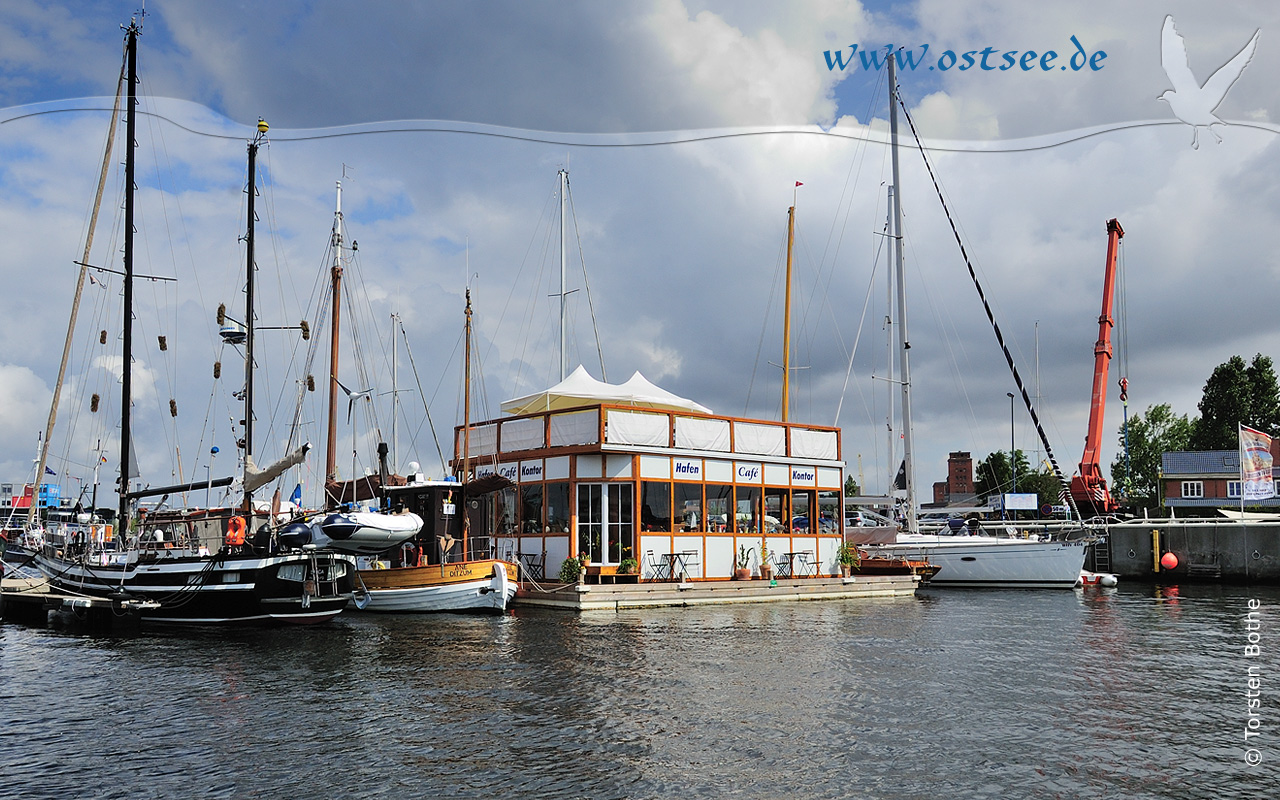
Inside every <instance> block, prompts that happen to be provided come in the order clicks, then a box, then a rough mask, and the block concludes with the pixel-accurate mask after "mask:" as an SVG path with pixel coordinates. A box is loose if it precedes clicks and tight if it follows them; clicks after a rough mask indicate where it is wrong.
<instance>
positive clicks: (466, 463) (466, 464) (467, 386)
mask: <svg viewBox="0 0 1280 800" xmlns="http://www.w3.org/2000/svg"><path fill="white" fill-rule="evenodd" d="M464 313H465V314H466V320H467V321H466V337H465V340H466V344H465V346H464V352H465V355H464V364H465V366H463V368H462V480H463V482H464V483H465V482H466V481H468V480H470V478H471V288H470V287H467V309H466V311H465V312H464Z"/></svg>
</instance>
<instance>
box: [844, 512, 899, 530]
mask: <svg viewBox="0 0 1280 800" xmlns="http://www.w3.org/2000/svg"><path fill="white" fill-rule="evenodd" d="M844 525H845V527H846V528H880V527H885V526H888V527H890V528H892V527H895V526H896V525H897V523H896V522H894V521H893V520H891V519H889V518H888V517H886V516H882V515H880V514H877V513H876V512H874V511H867V510H865V509H858V510H857V511H851V512H849V513H848V514H847V515H846V516H845V518H844Z"/></svg>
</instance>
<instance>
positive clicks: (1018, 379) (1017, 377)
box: [894, 95, 1080, 519]
mask: <svg viewBox="0 0 1280 800" xmlns="http://www.w3.org/2000/svg"><path fill="white" fill-rule="evenodd" d="M894 99H895V100H896V101H897V103H898V105H899V106H900V107H901V108H902V112H903V114H904V116H905V117H906V120H907V124H908V125H909V126H910V127H911V135H912V136H913V137H914V138H915V142H916V147H917V149H918V150H919V151H920V157H921V158H922V159H923V160H924V165H925V168H926V169H927V170H928V171H929V178H930V180H932V182H933V187H934V190H935V191H936V192H937V194H938V201H939V202H940V203H941V204H942V210H943V212H944V213H945V214H946V216H947V222H948V223H950V225H951V233H952V235H954V237H955V240H956V244H957V246H959V248H960V256H961V257H962V258H963V259H964V263H965V266H966V267H967V268H968V270H969V278H970V279H971V280H972V281H973V286H974V288H975V289H976V290H977V292H978V298H979V299H980V300H981V301H982V307H983V309H985V310H986V312H987V321H988V322H990V323H991V329H992V331H993V332H994V333H995V337H996V341H997V342H999V344H1000V350H1001V351H1002V352H1003V353H1004V358H1005V361H1006V362H1007V363H1008V365H1009V371H1010V372H1012V373H1013V380H1014V383H1015V384H1017V387H1018V391H1019V393H1021V395H1022V402H1023V404H1024V405H1026V407H1027V411H1028V413H1030V414H1031V420H1032V422H1034V423H1035V427H1036V432H1037V433H1038V434H1039V435H1040V440H1041V442H1042V443H1043V444H1044V449H1045V453H1046V455H1047V456H1048V458H1049V464H1050V465H1051V466H1052V467H1053V473H1054V475H1055V476H1057V478H1058V482H1059V484H1060V485H1061V491H1062V494H1063V496H1064V497H1065V499H1066V500H1067V503H1068V504H1069V505H1070V506H1071V511H1072V514H1073V515H1074V516H1075V518H1076V519H1079V518H1080V509H1079V508H1077V507H1076V502H1075V498H1074V497H1072V495H1071V488H1070V487H1071V485H1070V483H1069V482H1068V481H1067V479H1066V477H1065V476H1064V475H1063V473H1062V470H1061V468H1059V466H1058V459H1057V458H1056V457H1055V456H1054V454H1053V447H1052V445H1050V444H1049V437H1048V436H1047V435H1046V434H1045V431H1044V427H1043V426H1042V425H1041V424H1040V417H1039V415H1038V414H1037V413H1036V407H1035V404H1034V403H1032V402H1031V396H1030V395H1029V394H1028V393H1027V387H1026V384H1024V383H1023V381H1022V375H1021V374H1020V373H1019V372H1018V368H1017V365H1015V364H1014V362H1013V355H1012V354H1011V353H1010V352H1009V348H1008V346H1007V345H1006V344H1005V340H1004V334H1003V333H1002V332H1001V330H1000V325H999V323H997V322H996V318H995V315H994V314H993V312H992V310H991V304H990V303H989V302H988V301H987V296H986V292H985V291H983V289H982V284H981V283H980V282H979V281H978V276H977V273H976V272H975V271H974V268H973V263H972V262H971V261H970V260H969V254H968V251H967V250H966V249H965V246H964V241H963V240H962V239H961V238H960V231H959V230H958V229H957V227H956V222H955V219H954V218H953V217H952V216H951V209H950V208H949V207H948V205H947V202H946V198H944V197H943V195H942V188H941V187H940V186H939V185H938V178H937V175H936V174H935V173H934V171H933V164H932V162H931V161H930V160H929V156H928V154H927V153H926V152H925V148H924V143H923V142H921V141H920V134H919V132H918V131H917V130H916V124H915V120H913V119H912V118H911V112H910V111H908V110H907V104H906V103H905V102H903V100H902V97H901V96H900V95H899V96H897V97H895V98H894Z"/></svg>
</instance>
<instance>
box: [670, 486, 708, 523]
mask: <svg viewBox="0 0 1280 800" xmlns="http://www.w3.org/2000/svg"><path fill="white" fill-rule="evenodd" d="M672 500H674V501H675V505H674V506H673V508H674V509H675V514H676V525H677V527H679V528H680V530H682V531H701V530H705V528H704V527H703V525H704V522H705V519H704V518H703V515H702V484H700V483H676V484H673V491H672Z"/></svg>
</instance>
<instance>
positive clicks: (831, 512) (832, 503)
mask: <svg viewBox="0 0 1280 800" xmlns="http://www.w3.org/2000/svg"><path fill="white" fill-rule="evenodd" d="M841 503H842V500H841V497H840V493H839V492H818V533H821V534H823V535H826V536H830V535H832V534H836V533H839V532H840V505H841Z"/></svg>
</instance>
